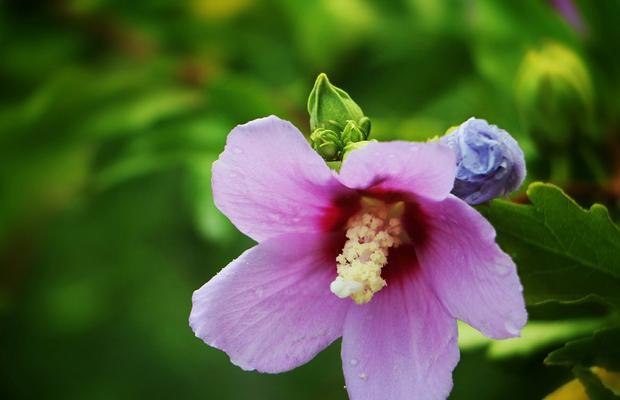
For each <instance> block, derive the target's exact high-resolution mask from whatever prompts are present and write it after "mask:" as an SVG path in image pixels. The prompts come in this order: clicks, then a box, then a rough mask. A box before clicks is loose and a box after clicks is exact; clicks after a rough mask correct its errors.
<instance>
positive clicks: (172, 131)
mask: <svg viewBox="0 0 620 400" xmlns="http://www.w3.org/2000/svg"><path fill="white" fill-rule="evenodd" d="M567 4H568V6H567ZM567 7H568V8H567ZM571 7H574V10H572V11H570V8H571ZM567 10H568V11H567ZM320 72H326V73H327V74H328V75H329V76H330V78H331V80H332V82H334V84H336V85H338V86H339V87H342V88H344V89H345V90H347V91H348V92H349V93H350V94H351V96H352V97H353V98H354V99H355V100H356V101H357V103H358V104H360V105H361V106H362V108H363V109H364V112H365V114H366V115H368V116H369V117H370V118H371V119H372V121H373V132H372V136H373V137H374V138H376V139H380V140H389V139H396V138H398V139H409V140H423V139H426V138H429V137H432V136H435V135H440V134H442V133H443V132H444V131H445V130H446V129H447V128H449V127H450V126H453V125H457V124H459V123H461V122H462V121H464V120H465V119H467V118H469V117H471V116H476V117H480V118H486V119H488V120H489V121H490V122H492V123H495V124H497V125H499V126H500V127H502V128H505V129H507V130H508V131H509V132H511V133H512V134H513V135H514V136H515V137H516V138H518V140H519V141H520V143H521V144H522V146H523V148H524V150H525V152H526V157H527V161H528V167H529V178H528V179H529V180H530V181H533V180H550V181H553V182H555V183H557V184H559V185H560V186H562V187H563V188H564V189H565V190H566V191H567V192H568V193H569V194H571V195H572V196H574V197H575V198H577V199H578V200H579V201H580V202H581V203H582V204H584V205H589V204H591V203H592V202H594V201H600V202H602V203H604V204H606V205H607V206H608V207H609V208H610V211H611V213H612V215H615V216H617V215H618V198H619V193H620V165H619V164H620V156H619V155H620V145H619V142H620V140H619V138H618V136H619V132H620V96H619V94H620V2H618V1H615V0H599V1H587V0H584V1H576V2H571V1H543V0H524V1H514V2H508V1H499V0H498V1H490V0H479V1H478V0H469V1H466V0H461V1H457V0H453V1H428V0H393V1H370V0H319V1H307V2H306V1H293V0H221V1H220V0H190V1H165V0H152V1H133V2H132V1H124V0H123V1H121V0H55V1H36V0H12V1H8V0H4V1H0V88H1V90H0V397H2V398H7V399H30V398H45V399H56V398H62V399H111V398H113V399H136V398H181V399H185V398H187V399H190V398H206V399H289V398H294V399H318V398H320V399H345V398H346V391H345V389H344V388H343V385H344V379H343V377H342V372H341V367H340V358H339V344H338V343H336V344H334V345H333V346H331V347H330V348H329V349H328V350H327V351H325V352H324V353H322V354H321V355H319V356H318V357H317V359H315V360H314V361H312V362H311V363H309V364H308V365H305V366H303V367H301V368H299V369H297V370H295V371H293V372H290V373H286V374H282V375H273V376H270V375H262V374H258V373H247V372H243V371H241V370H240V369H238V368H237V367H235V366H233V365H232V364H230V363H229V362H228V358H227V357H226V355H225V354H223V353H221V352H219V351H217V350H215V349H212V348H209V347H207V346H206V345H204V344H203V343H202V342H201V341H200V340H199V339H196V338H195V337H194V335H193V333H192V332H191V330H190V328H189V326H188V322H187V319H188V315H189V310H190V306H191V294H192V291H193V290H195V289H197V288H198V287H200V286H201V285H202V284H203V283H204V282H206V281H207V280H208V279H209V278H210V277H211V276H213V275H214V274H215V273H216V272H217V271H219V269H220V268H222V267H223V266H225V265H226V264H227V263H228V262H229V261H230V260H232V259H233V258H235V257H236V256H237V255H239V254H240V253H241V252H242V251H243V250H244V249H246V248H248V247H249V246H251V245H252V243H251V241H250V240H249V239H247V238H245V237H243V236H242V235H241V234H240V233H239V232H237V231H236V230H235V229H234V227H232V225H231V224H230V223H229V222H228V221H227V220H226V218H225V217H223V216H222V215H221V214H220V213H219V212H218V211H217V210H216V209H215V207H214V205H213V202H212V199H211V189H210V166H211V163H212V162H213V160H215V159H216V158H217V156H218V154H219V153H220V152H221V151H222V149H223V146H224V143H225V138H226V135H227V133H228V132H229V131H230V130H231V129H232V128H233V127H234V126H235V125H236V124H240V123H244V122H247V121H249V120H251V119H254V118H257V117H262V116H266V115H269V114H276V115H278V116H280V117H282V118H285V119H289V120H291V121H292V122H293V123H294V124H295V125H297V126H298V127H299V128H300V129H301V130H302V131H303V132H304V133H305V134H309V132H308V130H309V127H308V115H307V112H306V109H305V107H306V98H307V95H308V93H309V91H310V89H311V87H312V84H313V81H314V78H315V77H316V76H317V74H318V73H320ZM274 156H277V155H274ZM522 197H523V196H522V195H520V194H517V195H516V197H515V198H516V200H517V201H520V200H522ZM530 312H531V316H532V321H533V322H532V323H531V324H530V326H529V327H528V329H527V330H526V332H525V334H524V338H523V339H517V340H512V341H507V342H502V343H495V344H489V342H487V341H485V340H484V339H481V338H480V337H479V336H477V334H475V333H472V332H470V331H469V330H466V329H465V330H464V331H463V334H462V348H463V355H462V362H461V364H459V366H458V367H457V369H456V372H455V389H454V391H453V393H452V396H451V398H453V399H498V398H501V399H535V398H542V397H543V396H544V395H546V394H548V393H550V392H552V391H553V390H554V389H555V388H557V387H558V386H560V385H561V384H563V383H564V382H566V381H568V380H569V379H571V376H570V372H569V371H568V370H563V369H558V368H551V367H545V366H543V364H542V360H543V358H544V356H545V355H546V354H547V352H548V351H549V350H552V349H554V348H556V347H558V346H559V345H561V344H562V343H563V341H566V340H568V339H570V338H573V337H578V336H579V335H583V334H584V333H589V332H590V331H591V330H592V329H593V328H594V327H596V326H597V324H598V323H599V322H598V321H599V318H604V317H605V315H606V313H607V310H606V309H605V308H604V307H602V306H598V305H580V306H566V305H564V306H560V305H546V306H538V307H531V308H530Z"/></svg>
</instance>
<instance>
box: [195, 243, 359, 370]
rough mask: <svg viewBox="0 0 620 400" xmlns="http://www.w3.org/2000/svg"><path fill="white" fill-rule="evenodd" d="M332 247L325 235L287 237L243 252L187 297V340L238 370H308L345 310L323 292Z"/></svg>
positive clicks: (330, 275)
mask: <svg viewBox="0 0 620 400" xmlns="http://www.w3.org/2000/svg"><path fill="white" fill-rule="evenodd" d="M333 246H334V241H333V237H332V236H330V235H323V236H319V235H310V234H287V235H283V236H281V237H277V238H273V239H269V240H266V241H264V242H262V243H260V244H258V245H257V246H255V247H253V248H251V249H250V250H248V251H246V252H245V253H243V254H242V255H241V257H239V258H238V259H236V260H234V261H233V262H231V263H230V264H229V265H228V266H227V267H226V268H224V269H223V270H222V271H221V272H220V273H218V274H217V275H216V276H215V277H214V278H213V279H211V280H210V281H209V282H207V283H206V284H205V285H204V286H203V287H201V288H200V289H198V290H197V291H196V292H194V296H193V298H192V302H193V307H192V312H191V315H190V325H191V327H192V329H193V331H194V333H195V334H196V336H197V337H199V338H201V339H202V340H204V341H205V342H206V343H207V344H209V345H211V346H213V347H216V348H218V349H221V350H223V351H224V352H226V353H227V354H228V355H229V356H230V359H231V362H232V363H233V364H235V365H238V366H239V367H241V368H243V369H245V370H253V369H256V370H258V371H261V372H270V373H276V372H282V371H287V370H290V369H293V368H295V367H297V366H299V365H302V364H304V363H306V362H308V361H309V360H311V359H312V358H313V357H314V356H315V355H316V354H317V353H318V352H319V351H321V350H322V349H324V348H325V347H327V346H328V345H329V344H330V343H332V342H333V341H334V340H335V339H337V338H339V337H340V335H341V334H342V325H343V321H344V317H345V314H346V312H347V309H348V307H349V304H350V302H349V301H345V300H341V299H338V298H337V297H336V296H334V295H333V294H332V293H331V292H330V291H329V284H330V282H331V281H332V280H333V279H334V278H335V277H336V261H335V252H336V253H337V250H336V249H333V248H332V247H333Z"/></svg>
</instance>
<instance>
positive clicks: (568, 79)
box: [516, 42, 594, 148]
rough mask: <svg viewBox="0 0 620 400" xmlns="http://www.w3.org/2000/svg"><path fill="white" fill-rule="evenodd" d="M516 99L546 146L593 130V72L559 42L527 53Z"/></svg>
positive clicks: (559, 144)
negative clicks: (590, 72)
mask: <svg viewBox="0 0 620 400" xmlns="http://www.w3.org/2000/svg"><path fill="white" fill-rule="evenodd" d="M516 101H517V106H518V108H519V112H520V114H521V116H522V118H523V121H524V124H525V126H526V129H527V130H528V131H529V132H530V133H531V135H532V137H533V139H534V140H535V141H536V142H538V143H539V145H541V146H542V147H543V148H552V147H556V148H557V147H565V146H568V145H570V144H572V142H573V140H574V139H576V138H578V137H579V136H580V135H584V134H586V135H592V134H593V133H594V130H593V129H591V126H592V121H593V102H594V93H593V88H592V81H591V78H590V74H589V72H588V70H587V68H586V66H585V64H584V62H583V61H582V59H581V58H580V57H579V55H578V54H577V53H575V52H574V51H573V50H572V49H570V48H568V47H565V46H563V45H561V44H559V43H555V42H549V43H546V44H545V45H544V46H543V47H542V48H541V49H540V50H530V51H529V52H528V53H527V54H526V55H525V58H524V59H523V62H522V63H521V67H520V70H519V73H518V75H517V79H516Z"/></svg>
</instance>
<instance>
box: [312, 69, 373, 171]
mask: <svg viewBox="0 0 620 400" xmlns="http://www.w3.org/2000/svg"><path fill="white" fill-rule="evenodd" d="M308 112H309V113H310V129H311V130H312V135H311V137H310V140H311V141H312V147H313V148H314V149H315V150H316V151H317V152H318V153H319V154H320V155H321V156H322V157H323V158H324V159H326V160H328V161H333V160H341V159H342V156H343V152H344V148H345V146H347V145H348V144H349V143H355V142H359V141H363V140H366V139H368V136H369V135H370V119H368V117H366V116H364V113H363V112H362V109H361V108H360V107H359V106H358V105H357V104H356V103H355V102H354V101H353V100H352V99H351V97H350V96H349V95H348V94H347V93H346V92H345V91H344V90H342V89H340V88H337V87H336V86H334V85H332V84H331V82H330V81H329V79H327V75H325V74H320V75H319V76H318V78H317V79H316V82H315V83H314V87H313V88H312V91H311V92H310V96H309V97H308Z"/></svg>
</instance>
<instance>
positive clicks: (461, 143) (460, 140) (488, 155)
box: [440, 118, 525, 205]
mask: <svg viewBox="0 0 620 400" xmlns="http://www.w3.org/2000/svg"><path fill="white" fill-rule="evenodd" d="M440 141H441V142H442V143H444V144H446V145H448V146H449V147H450V148H451V149H452V150H453V151H454V152H455V154H456V162H457V170H456V180H455V182H454V188H453V189H452V193H453V194H454V195H455V196H457V197H459V198H461V199H463V200H464V201H466V202H467V203H469V204H472V205H475V204H480V203H484V202H485V201H489V200H492V199H494V198H496V197H500V196H505V195H507V194H508V193H510V192H512V191H514V190H516V189H518V188H519V186H520V185H521V183H523V179H524V178H525V159H524V156H523V151H522V150H521V148H520V147H519V144H518V143H517V141H516V140H514V138H513V137H512V136H510V134H509V133H508V132H506V131H505V130H503V129H500V128H498V127H497V126H495V125H490V124H489V123H488V122H487V121H485V120H483V119H477V118H470V119H468V120H467V121H465V122H463V123H462V124H461V125H460V126H459V127H458V128H456V129H455V130H453V131H451V132H450V133H448V134H446V135H445V136H443V137H442V138H441V139H440Z"/></svg>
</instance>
